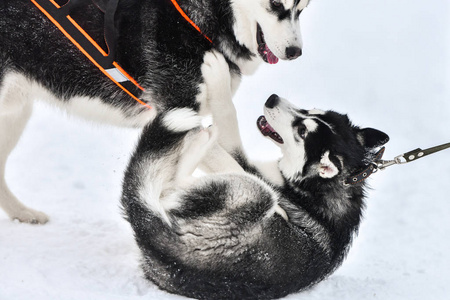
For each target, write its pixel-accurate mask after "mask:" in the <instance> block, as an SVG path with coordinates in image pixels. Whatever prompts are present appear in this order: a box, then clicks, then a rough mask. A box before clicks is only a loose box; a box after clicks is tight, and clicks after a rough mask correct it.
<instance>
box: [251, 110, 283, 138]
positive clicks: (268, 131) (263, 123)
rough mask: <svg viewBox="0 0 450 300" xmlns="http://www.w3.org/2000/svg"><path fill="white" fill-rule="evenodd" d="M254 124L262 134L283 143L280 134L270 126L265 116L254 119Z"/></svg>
mask: <svg viewBox="0 0 450 300" xmlns="http://www.w3.org/2000/svg"><path fill="white" fill-rule="evenodd" d="M256 125H257V126H258V129H259V131H261V133H262V135H264V136H268V137H270V138H271V139H272V140H274V141H275V142H277V143H279V144H283V143H284V141H283V139H282V138H281V136H280V135H279V134H278V132H276V131H275V130H274V129H273V128H272V126H270V124H269V122H267V120H266V117H264V116H261V117H259V118H258V121H256Z"/></svg>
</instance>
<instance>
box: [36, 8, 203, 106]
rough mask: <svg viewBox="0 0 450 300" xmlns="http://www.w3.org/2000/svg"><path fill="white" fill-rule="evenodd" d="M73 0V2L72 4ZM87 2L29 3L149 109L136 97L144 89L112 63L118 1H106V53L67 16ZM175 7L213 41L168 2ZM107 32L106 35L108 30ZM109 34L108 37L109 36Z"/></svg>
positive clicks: (192, 23) (141, 102)
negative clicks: (61, 4) (61, 3)
mask: <svg viewBox="0 0 450 300" xmlns="http://www.w3.org/2000/svg"><path fill="white" fill-rule="evenodd" d="M71 1H72V2H71ZM86 1H87V0H69V1H67V3H66V4H65V5H63V6H60V5H59V4H58V3H56V2H55V1H54V0H31V2H32V3H33V4H34V5H35V6H36V7H37V8H38V9H39V10H40V11H41V12H42V13H43V14H44V15H45V16H46V17H47V18H48V19H49V20H50V21H51V22H52V23H53V24H54V25H55V26H56V27H57V28H58V29H59V30H60V31H61V32H62V33H63V34H64V35H65V36H66V37H67V38H68V39H69V40H70V41H71V42H72V44H74V45H75V46H76V47H77V48H78V49H79V50H80V51H81V52H82V53H83V54H84V55H85V56H86V57H87V58H88V59H89V60H90V61H91V62H92V63H93V64H94V65H95V66H96V67H97V68H98V69H99V70H100V71H101V72H102V73H103V74H104V75H105V76H106V77H108V78H109V79H110V80H111V81H112V82H114V83H115V84H116V85H117V86H118V87H120V88H121V89H122V90H123V91H124V92H125V93H127V94H128V95H129V96H130V97H131V98H133V99H134V100H136V101H137V102H139V103H140V104H141V105H143V106H145V107H147V108H151V106H150V105H148V104H147V103H146V102H145V101H143V100H141V99H139V97H138V95H139V94H141V93H142V92H143V91H144V88H143V87H142V86H141V85H139V83H138V82H137V81H136V80H135V79H134V78H133V77H131V76H130V75H129V74H128V73H127V72H126V71H125V70H124V69H123V68H122V67H120V65H119V64H118V63H117V62H116V61H115V60H114V54H115V53H114V46H113V45H112V44H111V45H110V44H109V42H111V41H108V40H114V39H115V36H114V34H113V33H112V32H113V30H111V28H110V27H111V26H114V25H113V24H114V14H115V11H116V8H117V4H118V2H119V0H109V1H108V3H107V4H106V7H105V8H104V12H105V41H106V44H107V47H108V53H106V52H105V51H104V50H103V49H102V48H101V47H100V46H99V45H98V44H97V43H96V42H95V41H94V39H93V38H92V37H90V36H89V34H88V33H87V32H86V31H85V30H83V28H81V26H80V25H79V24H78V23H77V22H76V21H75V20H74V19H73V18H72V17H70V15H69V14H70V10H71V7H73V6H77V5H80V3H84V2H86ZM171 2H172V4H173V5H174V7H175V8H176V9H177V11H178V12H179V13H180V14H181V16H182V17H183V18H184V19H185V20H186V21H187V22H188V23H189V24H190V25H191V26H192V27H194V28H195V29H196V30H197V31H198V32H199V33H201V34H202V35H203V36H204V37H205V38H206V39H207V40H208V41H209V42H211V43H212V40H211V39H210V38H209V37H207V36H206V35H205V34H204V33H203V32H202V31H201V30H200V28H199V27H198V26H197V25H196V24H195V23H194V22H193V21H192V20H191V19H190V18H189V17H188V16H187V15H186V13H185V12H184V11H183V9H182V8H181V7H180V6H179V5H178V3H177V2H176V0H171ZM108 29H110V30H109V32H107V30H108ZM108 35H109V36H108Z"/></svg>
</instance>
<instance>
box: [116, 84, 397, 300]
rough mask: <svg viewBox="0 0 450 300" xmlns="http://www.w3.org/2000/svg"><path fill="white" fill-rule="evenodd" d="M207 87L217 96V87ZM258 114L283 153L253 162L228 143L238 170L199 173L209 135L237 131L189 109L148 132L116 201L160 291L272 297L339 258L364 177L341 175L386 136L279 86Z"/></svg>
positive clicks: (325, 271)
mask: <svg viewBox="0 0 450 300" xmlns="http://www.w3.org/2000/svg"><path fill="white" fill-rule="evenodd" d="M210 86H216V87H217V89H216V90H215V91H216V93H217V94H216V96H215V97H211V101H212V102H214V101H217V99H220V98H221V97H222V96H221V95H222V93H223V89H222V88H220V85H219V84H218V82H216V83H211V85H210ZM222 100H223V99H221V101H220V104H221V111H220V115H227V114H226V113H225V112H224V110H226V109H225V108H224V107H225V105H223V103H224V102H223V101H222ZM211 106H212V107H215V106H216V104H214V103H211ZM215 113H217V112H214V110H213V114H215ZM264 114H265V116H262V117H260V118H259V119H258V122H257V124H258V128H259V130H260V131H261V132H262V133H263V134H264V135H265V136H269V137H270V138H271V139H272V140H273V141H274V142H275V144H276V145H278V146H279V147H280V148H281V150H282V153H283V156H282V157H281V158H280V159H279V160H278V161H277V162H276V163H273V164H271V165H270V166H269V167H268V166H267V165H266V166H264V168H258V167H257V166H254V165H252V164H251V163H249V161H248V160H247V158H246V157H245V155H244V154H243V152H242V150H241V149H237V148H235V149H231V148H230V149H228V151H229V152H230V154H231V155H232V156H233V157H234V158H235V160H236V162H237V163H239V166H240V168H237V169H236V170H235V172H231V173H221V174H214V175H206V176H203V177H200V178H193V177H192V176H191V174H192V171H193V170H194V169H195V168H196V167H197V165H198V163H199V162H200V161H201V160H202V157H203V155H204V154H205V153H206V152H207V151H208V149H209V147H210V146H211V144H212V143H213V141H214V139H215V137H216V136H217V135H224V136H226V135H229V136H228V140H232V139H233V138H234V137H235V136H236V135H237V134H238V133H237V132H235V131H234V130H231V131H229V130H228V131H227V130H222V131H221V132H218V133H217V130H216V129H215V128H214V126H213V127H210V128H208V129H203V128H202V126H201V119H200V117H198V116H196V115H195V114H194V113H193V112H192V111H189V110H172V111H169V112H167V113H165V114H161V115H159V116H158V117H157V118H156V119H155V121H154V122H153V123H152V124H150V125H149V126H147V127H146V128H145V129H144V132H143V134H142V137H141V141H140V143H139V144H138V146H137V149H136V152H135V153H134V155H133V157H132V159H131V161H130V163H129V166H128V169H127V171H126V174H125V179H124V185H123V195H122V205H123V208H124V212H125V214H126V218H127V220H128V221H129V222H130V224H131V226H132V228H133V230H134V232H135V238H136V241H137V244H138V245H139V247H140V249H141V252H142V267H143V270H144V273H145V276H146V277H147V278H148V279H149V280H151V281H152V282H154V283H155V284H156V285H158V286H159V287H160V288H162V289H164V290H166V291H169V292H171V293H176V294H181V295H185V296H189V297H193V298H197V299H208V300H209V299H273V298H279V297H282V296H285V295H287V294H289V293H293V292H297V291H300V290H302V289H305V288H307V287H309V286H311V285H312V284H314V283H317V282H319V281H320V280H322V279H323V278H325V277H326V276H327V275H329V274H330V273H331V272H333V271H334V270H335V269H336V268H337V267H338V266H339V265H340V263H341V262H342V261H343V259H344V256H345V255H346V253H347V250H348V248H349V246H350V243H351V241H352V236H353V235H354V233H355V232H356V231H357V229H358V226H359V223H360V220H361V212H362V209H363V207H364V202H363V200H364V183H363V182H362V183H359V184H356V185H346V184H344V183H343V182H344V181H345V179H346V178H347V177H348V176H349V175H350V174H353V172H356V171H358V170H359V169H361V168H363V167H365V165H366V163H367V159H369V157H370V156H371V155H373V153H374V150H375V148H377V147H379V146H380V145H382V144H384V143H386V142H387V141H388V136H387V135H386V134H384V133H383V132H381V131H378V130H375V129H371V128H365V129H361V128H359V127H356V126H354V125H352V124H351V123H350V121H349V119H348V117H347V116H346V115H342V114H339V113H336V112H334V111H321V110H317V109H314V110H304V109H297V108H295V107H294V106H293V105H292V104H290V103H289V102H287V101H286V100H284V99H281V98H280V97H278V96H276V95H272V96H271V97H270V98H269V99H268V100H267V101H266V103H265V106H264ZM214 117H215V116H214ZM229 120H232V118H231V119H229ZM232 128H236V127H232ZM220 130H221V128H219V131H220ZM225 140H226V138H225ZM150 141H151V142H150ZM224 148H226V146H225V147H224Z"/></svg>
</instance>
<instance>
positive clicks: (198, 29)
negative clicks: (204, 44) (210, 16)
mask: <svg viewBox="0 0 450 300" xmlns="http://www.w3.org/2000/svg"><path fill="white" fill-rule="evenodd" d="M170 1H172V4H173V6H175V8H176V9H177V10H178V12H179V13H180V14H181V16H182V17H183V18H184V19H185V20H186V21H188V22H189V24H191V26H192V27H194V28H195V29H196V30H197V31H198V32H200V33H201V34H202V35H203V36H204V37H205V39H207V40H208V41H209V42H210V43H211V44H212V43H213V41H212V40H211V39H210V38H209V37H208V36H206V34H204V33H203V32H202V30H201V29H200V27H198V26H197V24H195V23H194V21H192V20H191V19H190V18H189V17H188V15H187V14H186V13H185V12H184V11H183V9H182V8H181V7H180V5H178V3H177V1H176V0H170Z"/></svg>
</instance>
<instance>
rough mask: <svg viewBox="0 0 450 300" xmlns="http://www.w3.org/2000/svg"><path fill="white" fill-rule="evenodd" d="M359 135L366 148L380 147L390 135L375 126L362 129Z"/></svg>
mask: <svg viewBox="0 0 450 300" xmlns="http://www.w3.org/2000/svg"><path fill="white" fill-rule="evenodd" d="M357 137H358V140H359V142H360V143H361V145H363V146H364V147H366V148H376V147H380V146H383V145H384V144H386V143H387V142H388V141H389V136H388V135H387V134H386V133H384V132H382V131H380V130H377V129H373V128H364V129H360V130H359V132H358V133H357Z"/></svg>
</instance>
